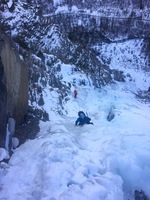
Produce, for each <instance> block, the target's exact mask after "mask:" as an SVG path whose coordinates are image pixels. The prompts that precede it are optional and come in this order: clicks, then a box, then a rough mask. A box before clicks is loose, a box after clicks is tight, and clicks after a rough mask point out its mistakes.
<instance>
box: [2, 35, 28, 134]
mask: <svg viewBox="0 0 150 200" xmlns="http://www.w3.org/2000/svg"><path fill="white" fill-rule="evenodd" d="M0 58H1V63H0V69H1V71H2V72H3V73H1V77H0V78H1V82H0V87H1V90H2V92H1V94H2V96H1V99H0V106H1V107H2V110H3V112H1V113H0V115H1V116H0V119H3V123H0V126H2V127H3V131H2V132H0V134H4V132H5V128H6V121H7V120H6V115H8V114H9V115H11V117H13V118H14V119H15V120H16V124H17V125H19V124H20V123H21V122H22V121H23V119H24V115H25V114H26V112H27V106H28V71H27V66H26V65H25V63H23V62H22V61H21V59H20V58H19V55H18V53H17V51H16V50H15V48H14V46H13V43H12V42H11V41H10V40H8V38H6V37H4V36H0ZM2 76H3V77H4V76H5V82H4V81H2V80H3V79H2ZM6 94H7V96H6ZM2 124H3V125H2ZM2 127H0V130H1V128H2Z"/></svg>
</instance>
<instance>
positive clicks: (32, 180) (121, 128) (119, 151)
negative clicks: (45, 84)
mask: <svg viewBox="0 0 150 200" xmlns="http://www.w3.org/2000/svg"><path fill="white" fill-rule="evenodd" d="M72 67H73V66H70V65H66V66H63V65H62V70H61V72H60V73H61V74H62V76H63V78H62V81H66V82H70V83H72V85H73V82H74V83H75V82H76V83H75V87H74V86H72V88H71V90H72V93H70V94H69V100H68V101H67V102H66V103H64V105H63V106H64V109H65V111H66V112H67V113H68V114H66V115H63V116H60V115H58V114H56V113H55V112H54V110H55V106H56V104H57V103H58V102H57V100H58V99H57V98H58V95H57V89H56V90H55V89H54V90H53V92H50V90H49V88H47V89H45V92H44V94H45V96H44V101H45V105H44V108H45V109H46V110H47V112H48V113H49V115H50V121H49V122H42V121H41V122H40V132H39V134H38V135H37V137H36V138H35V139H34V140H28V141H27V142H26V143H25V144H23V145H21V146H20V147H19V148H17V149H16V150H15V152H14V154H13V155H12V157H11V159H10V162H9V164H8V165H4V168H1V169H0V200H98V199H99V200H116V199H118V200H123V199H124V200H127V199H130V200H133V199H134V191H135V190H136V189H137V190H143V191H144V192H145V194H146V195H148V196H150V145H149V144H150V135H149V133H150V105H149V104H144V103H141V102H139V101H138V100H137V99H135V97H134V94H133V93H132V91H134V92H135V91H136V90H137V85H136V82H128V83H119V84H114V85H111V86H106V87H104V88H102V89H94V87H93V86H90V84H89V79H87V78H86V76H85V75H84V74H82V73H79V72H78V73H76V74H74V73H72ZM138 76H139V78H140V77H141V72H138V71H137V72H135V77H138ZM143 76H144V75H143ZM82 79H85V80H86V83H87V85H86V86H81V85H79V83H80V80H82ZM140 83H141V88H143V83H142V81H140ZM144 84H145V82H144ZM146 84H147V85H146V86H145V87H148V86H149V84H150V82H148V81H147V82H146ZM139 87H140V85H139V83H138V88H139ZM74 88H76V89H77V90H78V97H77V99H75V98H74V96H73V90H74ZM110 108H113V112H114V114H115V117H114V119H113V120H112V121H110V122H108V121H107V119H106V118H107V115H108V113H109V110H110ZM79 110H83V111H85V112H87V114H88V116H89V117H91V119H92V121H93V122H94V125H85V126H83V127H78V126H75V125H74V124H75V120H76V118H77V117H78V116H77V113H78V111H79Z"/></svg>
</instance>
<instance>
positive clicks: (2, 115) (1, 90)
mask: <svg viewBox="0 0 150 200" xmlns="http://www.w3.org/2000/svg"><path fill="white" fill-rule="evenodd" d="M6 110H7V90H6V80H5V74H4V65H3V63H2V60H1V57H0V146H4V143H5V132H6V116H7V114H6Z"/></svg>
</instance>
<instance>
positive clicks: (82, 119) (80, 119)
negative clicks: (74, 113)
mask: <svg viewBox="0 0 150 200" xmlns="http://www.w3.org/2000/svg"><path fill="white" fill-rule="evenodd" d="M78 116H79V117H78V118H77V120H76V122H75V125H76V126H77V125H79V126H82V125H84V124H93V122H90V121H91V118H89V117H87V116H86V115H85V113H84V112H83V111H79V112H78ZM93 125H94V124H93Z"/></svg>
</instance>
